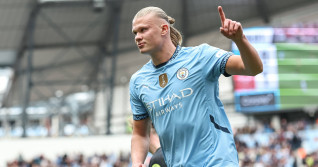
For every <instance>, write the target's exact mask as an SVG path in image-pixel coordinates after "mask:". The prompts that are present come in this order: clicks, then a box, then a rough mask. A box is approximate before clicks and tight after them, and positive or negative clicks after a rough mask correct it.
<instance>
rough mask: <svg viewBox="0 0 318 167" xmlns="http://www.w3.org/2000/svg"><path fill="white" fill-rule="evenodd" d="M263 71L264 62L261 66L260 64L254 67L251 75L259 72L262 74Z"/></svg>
mask: <svg viewBox="0 0 318 167" xmlns="http://www.w3.org/2000/svg"><path fill="white" fill-rule="evenodd" d="M262 72H263V64H261V65H260V66H258V68H256V69H254V70H253V71H252V72H251V73H250V75H251V76H256V75H257V74H260V73H262Z"/></svg>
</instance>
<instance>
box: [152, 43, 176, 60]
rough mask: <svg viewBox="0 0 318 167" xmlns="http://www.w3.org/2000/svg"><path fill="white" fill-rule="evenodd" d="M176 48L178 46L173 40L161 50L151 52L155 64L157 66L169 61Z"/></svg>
mask: <svg viewBox="0 0 318 167" xmlns="http://www.w3.org/2000/svg"><path fill="white" fill-rule="evenodd" d="M175 50H176V47H175V46H174V45H173V43H172V42H169V43H167V44H166V45H163V46H162V47H161V49H160V50H158V51H157V52H154V53H152V54H150V55H151V59H152V62H153V64H154V65H155V66H156V65H159V64H162V63H165V62H167V61H169V59H170V58H171V57H172V55H173V53H174V51H175Z"/></svg>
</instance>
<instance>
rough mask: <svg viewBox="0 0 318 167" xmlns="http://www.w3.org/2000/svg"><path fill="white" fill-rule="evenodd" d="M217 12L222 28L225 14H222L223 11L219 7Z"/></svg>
mask: <svg viewBox="0 0 318 167" xmlns="http://www.w3.org/2000/svg"><path fill="white" fill-rule="evenodd" d="M218 11H219V15H220V19H221V23H222V27H223V26H224V21H225V19H226V18H225V14H224V12H223V9H222V7H221V6H218Z"/></svg>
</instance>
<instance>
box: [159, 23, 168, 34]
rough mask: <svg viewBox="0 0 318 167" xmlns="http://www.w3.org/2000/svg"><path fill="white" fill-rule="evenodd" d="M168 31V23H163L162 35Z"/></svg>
mask: <svg viewBox="0 0 318 167" xmlns="http://www.w3.org/2000/svg"><path fill="white" fill-rule="evenodd" d="M168 32H169V26H168V24H162V25H161V35H166V34H167V33H168Z"/></svg>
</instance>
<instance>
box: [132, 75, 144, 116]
mask: <svg viewBox="0 0 318 167" xmlns="http://www.w3.org/2000/svg"><path fill="white" fill-rule="evenodd" d="M137 92H138V89H137V85H136V84H135V79H133V77H132V78H131V80H130V83H129V93H130V106H131V110H132V113H133V119H134V120H142V119H146V118H147V117H148V116H149V115H148V112H147V110H146V108H145V106H144V105H143V103H142V101H141V99H140V98H139V97H140V96H138V93H137Z"/></svg>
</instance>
